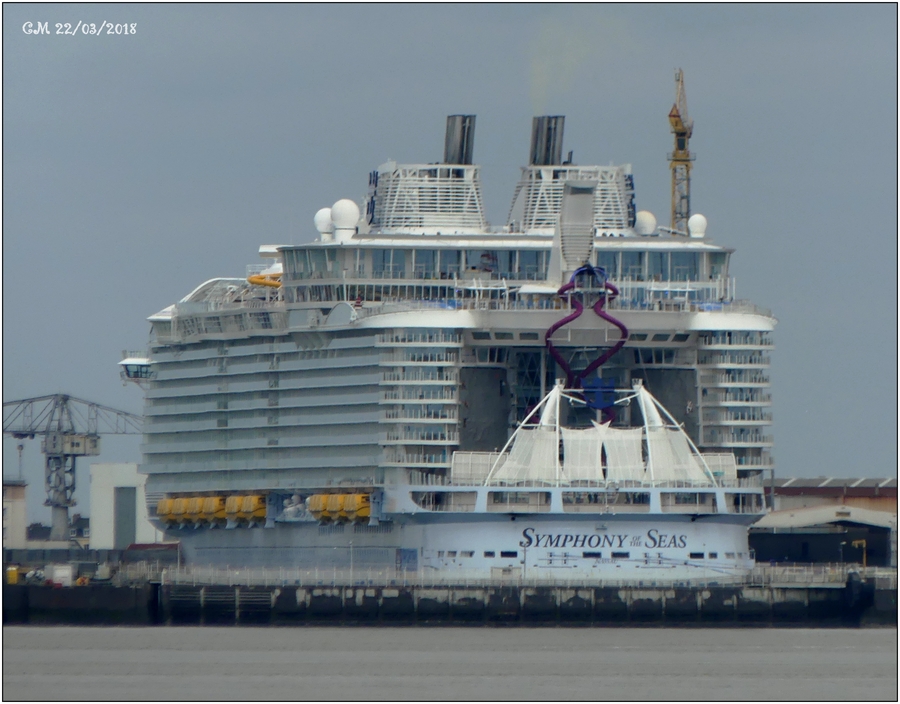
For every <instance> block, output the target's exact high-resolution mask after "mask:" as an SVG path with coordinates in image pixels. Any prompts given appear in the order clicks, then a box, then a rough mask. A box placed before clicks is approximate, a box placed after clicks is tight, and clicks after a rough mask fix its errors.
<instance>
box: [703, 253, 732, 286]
mask: <svg viewBox="0 0 900 704" xmlns="http://www.w3.org/2000/svg"><path fill="white" fill-rule="evenodd" d="M707 256H708V257H709V278H711V279H718V278H719V277H721V276H726V275H727V274H728V254H727V253H726V252H710V253H709V254H708V255H707Z"/></svg>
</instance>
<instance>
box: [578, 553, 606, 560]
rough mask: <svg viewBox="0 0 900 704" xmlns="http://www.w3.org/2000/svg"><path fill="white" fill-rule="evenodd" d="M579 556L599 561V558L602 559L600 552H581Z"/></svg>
mask: <svg viewBox="0 0 900 704" xmlns="http://www.w3.org/2000/svg"><path fill="white" fill-rule="evenodd" d="M581 556H582V557H586V558H594V559H598V560H599V559H600V558H601V557H603V553H601V552H583V553H581Z"/></svg>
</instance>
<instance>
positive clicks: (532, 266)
mask: <svg viewBox="0 0 900 704" xmlns="http://www.w3.org/2000/svg"><path fill="white" fill-rule="evenodd" d="M539 254H540V252H537V251H535V250H533V249H526V250H522V251H520V252H519V274H520V275H522V276H523V277H524V278H526V279H536V278H538V274H539V273H540V265H539V261H538V255H539Z"/></svg>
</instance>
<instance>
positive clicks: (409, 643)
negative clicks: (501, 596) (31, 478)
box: [3, 626, 897, 701]
mask: <svg viewBox="0 0 900 704" xmlns="http://www.w3.org/2000/svg"><path fill="white" fill-rule="evenodd" d="M3 699H4V701H10V700H18V701H21V700H28V701H32V700H44V701H46V700H49V701H54V700H55V701H61V700H80V701H86V700H94V701H97V700H101V701H102V700H105V701H119V700H124V701H134V700H143V701H147V700H342V701H348V700H389V701H396V700H414V701H418V700H432V699H437V700H448V699H451V700H452V699H475V700H507V701H508V700H554V701H558V700H607V701H608V700H705V701H722V700H753V701H756V700H819V701H821V700H873V699H874V700H894V701H895V700H896V699H897V630H896V629H886V628H885V629H859V630H857V629H799V628H796V629H794V628H758V629H757V628H753V629H735V628H729V629H724V628H719V629H701V628H521V627H516V628H472V627H469V628H460V627H440V628H423V627H406V628H386V627H378V628H366V627H325V628H322V627H294V628H290V627H287V628H274V627H266V628H252V627H234V626H224V627H149V628H142V627H133V628H127V627H126V628H102V627H100V628H92V627H57V626H52V627H50V626H48V627H42V626H18V627H16V626H10V627H5V628H4V629H3Z"/></svg>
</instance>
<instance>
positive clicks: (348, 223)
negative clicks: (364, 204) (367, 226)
mask: <svg viewBox="0 0 900 704" xmlns="http://www.w3.org/2000/svg"><path fill="white" fill-rule="evenodd" d="M331 221H332V222H333V223H334V227H335V229H336V230H355V229H356V223H358V222H359V206H358V205H357V204H356V203H354V202H353V201H352V200H350V199H349V198H341V200H339V201H338V202H337V203H335V204H334V205H332V206H331Z"/></svg>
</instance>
